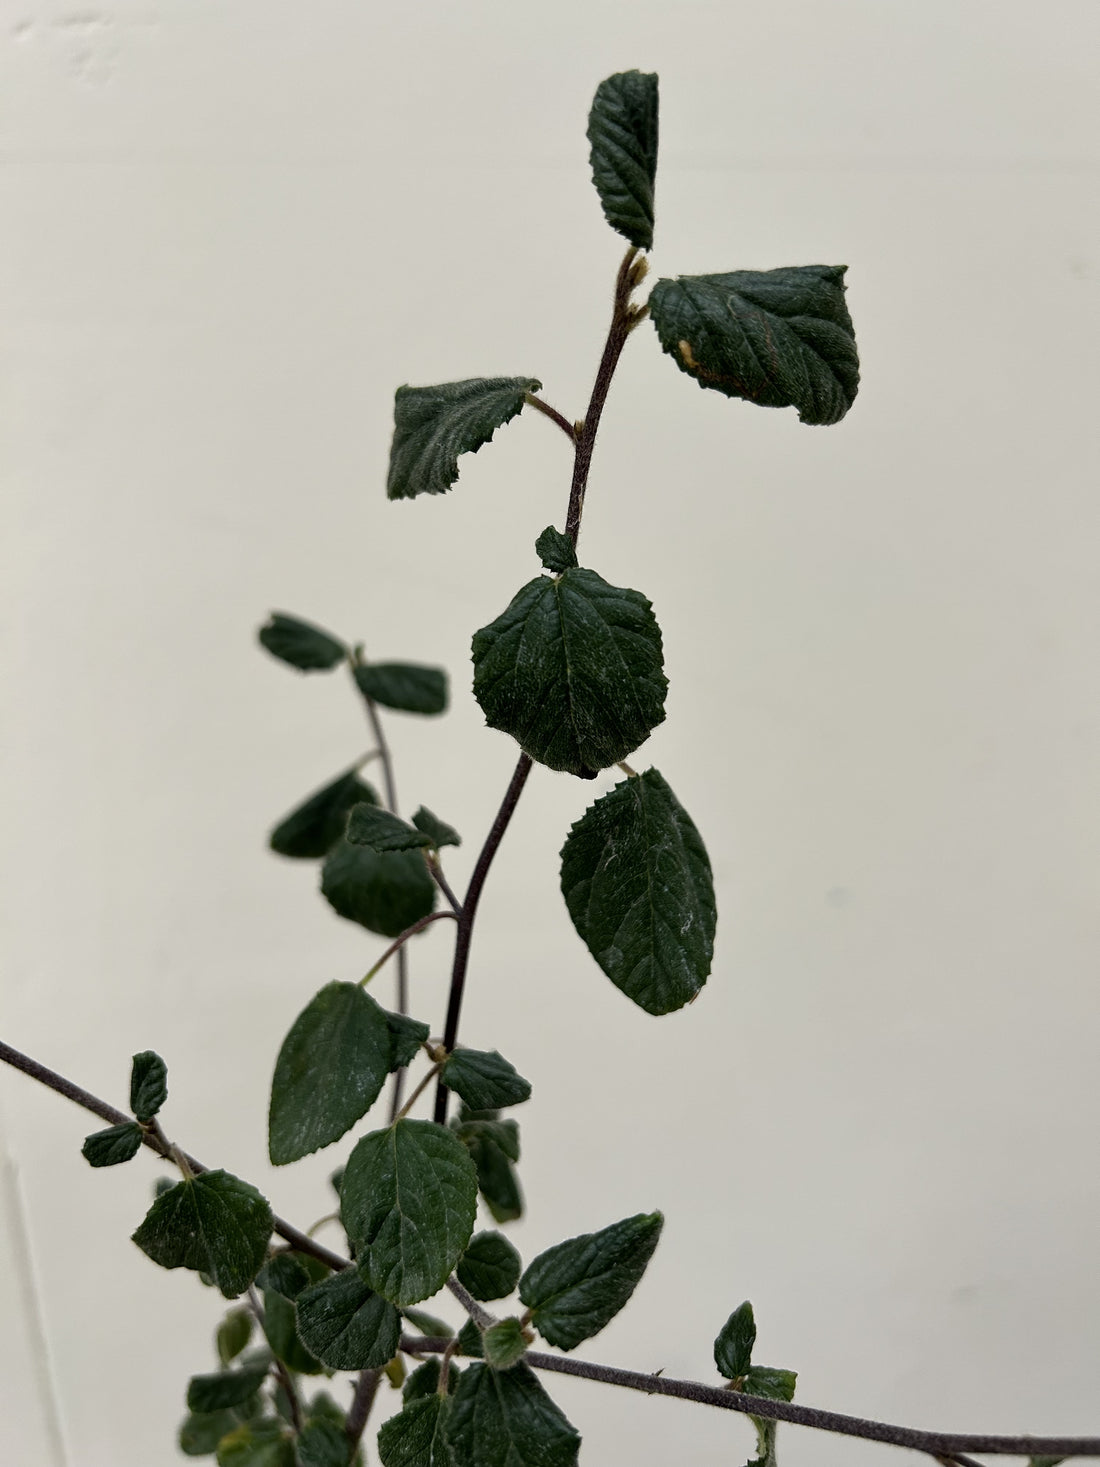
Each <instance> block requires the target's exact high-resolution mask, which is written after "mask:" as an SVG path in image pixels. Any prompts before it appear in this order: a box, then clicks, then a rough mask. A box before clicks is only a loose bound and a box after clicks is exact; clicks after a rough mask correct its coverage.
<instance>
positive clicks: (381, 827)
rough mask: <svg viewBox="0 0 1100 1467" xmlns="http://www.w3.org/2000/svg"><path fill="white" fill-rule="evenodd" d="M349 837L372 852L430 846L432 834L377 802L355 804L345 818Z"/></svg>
mask: <svg viewBox="0 0 1100 1467" xmlns="http://www.w3.org/2000/svg"><path fill="white" fill-rule="evenodd" d="M347 836H348V840H349V841H350V843H351V844H352V845H353V846H370V848H371V850H372V851H415V850H417V849H419V848H421V847H423V846H430V845H431V843H432V842H431V837H430V836H427V835H425V834H424V832H423V831H422V830H416V829H414V827H413V826H411V825H408V824H406V822H405V821H404V820H402V819H400V818H399V817H398V816H397V815H392V814H391V813H390V812H389V810H383V809H382V808H381V806H379V805H356V807H355V809H354V810H353V811H352V812H351V815H350V816H349V817H348V830H347Z"/></svg>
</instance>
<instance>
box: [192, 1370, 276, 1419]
mask: <svg viewBox="0 0 1100 1467" xmlns="http://www.w3.org/2000/svg"><path fill="white" fill-rule="evenodd" d="M266 1379H267V1367H266V1366H263V1365H260V1366H257V1367H256V1368H255V1369H252V1370H220V1371H218V1372H217V1373H216V1374H214V1375H193V1376H192V1377H191V1379H190V1380H189V1381H188V1383H187V1409H188V1411H203V1412H208V1411H225V1410H227V1409H228V1408H229V1407H230V1406H239V1405H240V1404H241V1403H242V1401H247V1400H248V1398H249V1396H254V1395H255V1394H256V1392H257V1391H258V1390H259V1389H260V1387H261V1386H262V1385H263V1383H264V1381H265V1380H266Z"/></svg>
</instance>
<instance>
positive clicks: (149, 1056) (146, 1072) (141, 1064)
mask: <svg viewBox="0 0 1100 1467" xmlns="http://www.w3.org/2000/svg"><path fill="white" fill-rule="evenodd" d="M167 1099H168V1066H167V1065H166V1064H165V1063H164V1061H163V1060H162V1059H161V1057H160V1055H159V1054H155V1053H154V1052H153V1050H151V1049H144V1050H142V1052H141V1054H135V1055H134V1062H133V1068H132V1069H131V1071H130V1109H131V1110H132V1111H133V1113H134V1115H136V1116H137V1118H138V1120H139V1121H151V1120H152V1119H153V1117H154V1116H155V1115H156V1113H157V1111H158V1110H160V1108H161V1106H162V1105H163V1104H164V1102H165V1101H166V1100H167Z"/></svg>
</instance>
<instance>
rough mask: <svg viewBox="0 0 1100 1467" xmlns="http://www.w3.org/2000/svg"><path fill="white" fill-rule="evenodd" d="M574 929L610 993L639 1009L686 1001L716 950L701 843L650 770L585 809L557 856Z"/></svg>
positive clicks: (661, 1010) (661, 1009) (660, 1009)
mask: <svg viewBox="0 0 1100 1467" xmlns="http://www.w3.org/2000/svg"><path fill="white" fill-rule="evenodd" d="M561 889H562V895H563V896H564V897H565V904H566V906H567V907H568V908H569V915H570V916H571V917H572V919H573V925H574V927H576V929H577V932H578V933H579V935H580V937H581V938H582V940H583V941H584V943H585V945H586V946H587V948H588V950H589V952H590V953H591V954H592V956H593V957H594V958H595V959H596V962H597V963H599V965H600V967H601V968H602V969H603V971H604V972H605V973H606V974H607V976H608V977H609V978H610V979H611V981H612V983H614V984H615V986H616V987H617V988H620V989H622V991H623V993H625V994H626V996H627V997H628V998H630V999H633V1001H634V1002H635V1003H636V1004H639V1005H640V1006H641V1007H642V1008H643V1009H645V1010H646V1012H647V1013H650V1014H667V1013H671V1012H672V1010H673V1009H678V1008H681V1007H682V1006H683V1005H684V1004H686V1003H689V1002H690V1001H691V1000H692V999H693V998H694V997H695V995H696V994H697V993H698V992H699V989H700V988H702V986H703V984H704V983H705V982H706V979H707V974H708V973H709V972H710V965H711V958H712V956H713V953H714V928H715V922H716V914H715V905H714V886H713V883H712V881H711V872H710V862H709V860H708V859H707V852H706V847H705V846H704V845H703V842H702V840H701V838H700V836H699V832H698V831H697V830H696V828H695V826H694V825H693V824H692V821H691V817H690V816H689V815H688V813H687V811H686V810H685V809H684V807H683V806H682V805H681V804H680V802H679V801H678V800H677V798H676V796H675V795H674V794H673V793H672V791H671V790H670V789H669V787H668V785H667V784H666V783H665V781H664V780H663V779H662V778H661V776H660V774H658V772H657V771H656V769H648V770H646V772H645V774H642V775H638V776H636V777H634V778H631V779H626V780H623V781H622V783H620V784H617V785H616V786H615V787H614V789H612V790H609V791H608V793H607V794H606V795H603V796H602V797H601V798H600V799H598V800H597V801H596V802H595V804H594V805H590V806H589V808H588V809H587V810H586V811H585V813H584V814H583V815H582V816H581V818H580V820H578V821H577V823H576V824H575V825H574V826H573V828H572V830H571V831H570V832H569V836H568V838H567V840H566V842H565V845H564V847H563V848H562V853H561Z"/></svg>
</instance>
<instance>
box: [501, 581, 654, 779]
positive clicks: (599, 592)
mask: <svg viewBox="0 0 1100 1467" xmlns="http://www.w3.org/2000/svg"><path fill="white" fill-rule="evenodd" d="M473 656H474V696H475V697H476V698H477V700H478V702H479V703H480V704H481V708H482V712H483V713H484V714H485V721H486V722H487V723H488V725H489V727H490V728H499V729H503V730H504V732H505V733H509V734H511V735H512V737H513V738H515V739H516V740H517V741H518V743H519V744H520V746H521V747H522V748H523V749H524V750H525V752H526V753H528V754H529V755H530V756H531V758H532V759H537V760H538V762H539V763H540V764H545V765H547V766H548V767H549V768H550V769H563V770H566V771H567V772H568V773H570V774H577V775H580V776H581V777H582V778H587V779H590V778H592V776H593V775H595V774H596V772H597V771H598V770H600V769H606V768H607V767H608V766H609V765H611V764H615V763H616V762H617V761H618V760H620V759H625V758H626V756H627V755H628V754H631V753H633V751H634V750H635V749H636V748H637V747H638V745H639V744H640V743H642V741H643V740H644V739H647V738H648V737H649V734H650V732H651V731H652V730H653V729H654V728H656V726H657V724H659V723H660V722H661V721H662V720H663V718H664V716H665V707H664V700H665V691H666V689H667V688H668V679H667V678H666V677H665V675H664V672H663V671H662V656H661V632H660V628H659V627H658V625H657V621H656V618H655V617H654V615H653V611H652V609H651V607H650V603H649V602H648V601H647V600H646V598H645V597H644V596H643V595H642V594H641V593H640V592H639V591H631V590H625V589H621V588H620V587H618V586H610V585H608V583H607V582H606V581H605V580H604V579H603V578H602V577H601V576H598V575H597V574H596V572H595V571H590V570H581V569H576V570H567V571H565V572H564V573H563V574H562V575H560V576H557V577H553V578H552V577H550V576H537V577H536V578H535V579H534V580H533V581H529V582H528V583H527V585H526V586H524V587H523V589H522V590H521V591H519V592H518V593H517V595H516V596H515V597H514V598H513V600H512V603H511V605H510V606H509V607H508V608H507V610H506V611H504V612H503V613H502V614H501V615H500V616H499V617H497V619H496V621H494V622H492V623H491V624H490V625H489V626H487V627H483V628H482V630H481V631H479V632H477V633H476V634H475V636H474V641H473Z"/></svg>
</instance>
